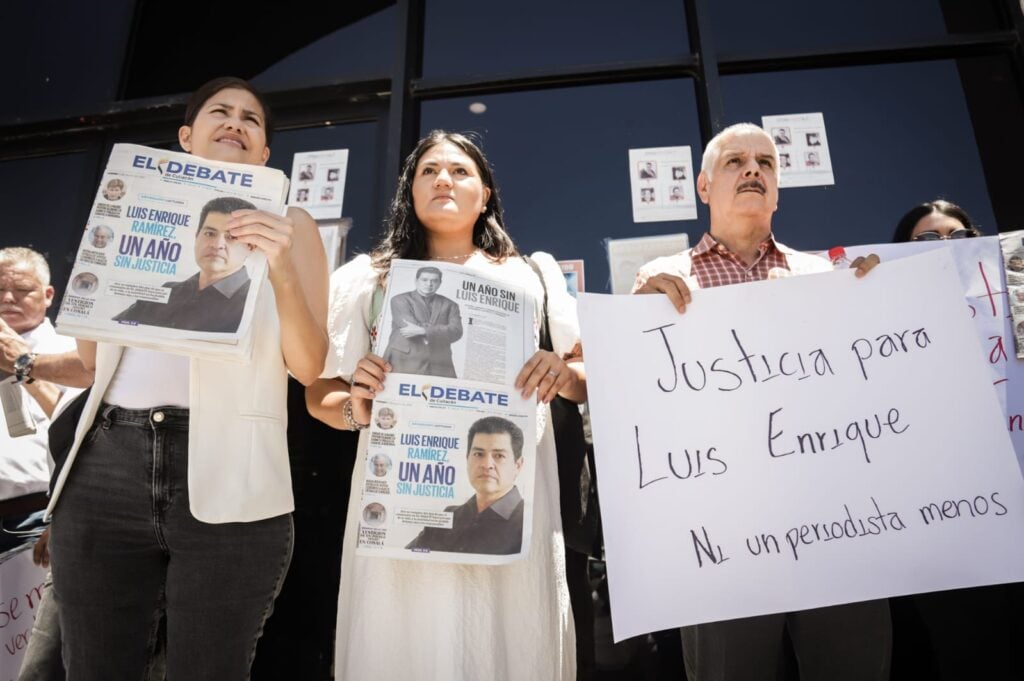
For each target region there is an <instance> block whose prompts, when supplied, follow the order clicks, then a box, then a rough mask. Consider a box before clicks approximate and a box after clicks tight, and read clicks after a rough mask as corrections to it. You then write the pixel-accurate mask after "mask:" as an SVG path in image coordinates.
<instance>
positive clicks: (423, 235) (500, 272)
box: [306, 131, 586, 681]
mask: <svg viewBox="0 0 1024 681" xmlns="http://www.w3.org/2000/svg"><path fill="white" fill-rule="evenodd" d="M517 256H518V252H517V250H516V247H515V245H514V244H513V243H512V241H511V239H510V238H509V236H508V234H507V233H506V232H505V229H504V226H503V220H502V209H501V202H500V200H499V198H498V190H497V187H496V186H495V184H494V180H493V175H492V171H491V168H490V165H489V164H488V162H487V160H486V159H485V158H484V156H483V153H482V152H481V151H480V149H479V148H478V147H477V146H476V145H475V144H474V143H473V142H472V141H470V140H469V139H467V138H466V137H465V136H463V135H460V134H454V133H448V132H444V131H434V132H432V133H430V134H429V135H428V136H427V137H425V138H424V139H422V140H420V142H419V144H418V145H417V147H416V149H415V150H413V152H412V153H411V154H410V155H409V157H408V158H407V159H406V161H405V165H404V166H403V168H402V173H401V176H400V178H399V182H398V188H397V191H396V193H395V198H394V200H393V202H392V204H391V214H390V217H389V220H388V224H387V234H386V236H385V237H384V239H383V241H382V243H381V244H380V245H379V246H378V247H377V248H376V249H375V250H374V251H373V253H372V257H371V256H360V257H359V258H357V259H355V260H354V261H352V262H350V263H348V264H347V265H345V266H344V267H343V268H341V269H340V270H338V272H336V273H335V274H334V275H333V276H332V282H331V304H330V313H329V320H328V326H329V332H330V336H331V351H330V353H329V355H328V359H327V370H326V371H325V373H324V375H325V376H328V375H335V376H339V377H344V378H333V379H321V380H319V381H317V382H316V383H314V384H313V385H312V386H310V387H309V388H307V390H306V402H307V406H308V407H309V410H310V413H312V414H313V415H314V416H315V417H316V418H318V419H320V420H321V421H324V422H325V423H327V424H329V425H332V426H334V427H335V428H352V427H353V426H354V424H356V423H357V424H359V425H360V426H362V425H363V424H368V423H369V422H370V418H371V409H372V402H373V398H374V395H375V393H376V391H379V390H381V389H382V388H383V385H384V382H385V381H386V380H387V375H388V372H389V371H390V370H391V367H390V366H389V365H388V363H387V362H386V361H385V360H384V359H382V358H381V357H378V356H376V355H374V354H372V353H370V348H371V336H372V335H373V331H372V329H373V327H374V326H375V324H376V320H374V319H371V314H372V312H371V307H372V305H373V302H372V301H373V299H374V292H375V291H377V290H379V289H380V287H382V286H383V285H384V281H385V279H386V276H387V272H388V269H389V267H390V263H391V261H392V260H393V259H395V258H405V259H415V260H440V261H445V262H450V263H458V264H463V265H466V266H467V267H470V268H473V269H476V270H479V271H480V272H481V273H486V274H487V275H489V276H493V277H495V278H499V279H502V278H503V279H505V280H507V281H510V282H514V283H515V284H517V285H519V286H522V287H523V288H524V289H526V290H527V291H528V292H529V293H530V294H531V295H532V296H533V298H534V301H535V306H534V313H535V319H536V320H537V323H539V320H540V315H541V314H543V313H542V311H541V303H542V301H543V288H542V285H541V282H540V280H539V279H538V277H537V276H536V274H535V272H534V271H533V269H532V268H531V267H530V266H529V264H528V263H526V262H525V261H524V260H523V259H522V258H520V257H517ZM533 257H534V260H535V262H536V263H537V264H538V266H539V267H540V269H541V271H542V273H543V276H544V281H545V284H546V287H547V291H548V296H549V300H548V319H549V325H550V329H551V338H552V343H553V346H554V349H555V351H554V352H545V351H543V350H538V351H537V352H536V353H535V354H534V355H533V356H532V357H531V358H530V359H529V360H528V361H527V362H526V364H525V365H524V366H523V368H522V370H521V371H520V373H519V375H518V377H517V379H516V382H515V388H516V389H517V390H519V391H520V392H521V393H522V395H523V396H524V397H529V396H531V395H533V394H534V393H535V394H536V396H537V402H538V436H537V451H536V452H535V453H534V455H535V456H536V464H537V466H536V469H535V471H536V473H535V475H536V477H535V482H534V490H535V491H534V501H533V504H534V511H533V525H532V533H531V539H530V546H529V553H528V556H527V557H526V558H524V559H521V560H518V561H515V562H513V563H511V564H508V565H502V566H483V565H457V564H445V563H430V562H414V561H403V560H382V559H372V558H365V557H362V556H356V551H355V549H356V535H357V532H358V528H359V520H360V515H359V513H360V508H359V506H360V504H359V499H360V496H361V495H360V492H361V490H360V488H359V484H360V481H361V480H362V476H361V475H359V474H358V469H359V466H361V465H362V461H363V459H364V456H365V452H366V446H367V438H366V437H365V434H364V435H363V436H362V437H361V438H360V441H359V450H358V453H357V456H356V462H355V466H356V469H357V474H356V475H354V476H353V478H352V493H351V497H350V501H349V509H348V520H347V524H346V526H345V543H344V549H343V551H342V570H341V590H340V595H339V609H338V630H337V647H336V656H335V666H336V669H337V674H338V679H339V681H340V680H348V681H353V680H355V679H365V678H380V679H389V680H390V679H399V678H438V679H441V678H443V679H451V680H454V681H457V680H459V679H466V680H470V679H494V680H496V681H501V680H503V679H513V680H516V679H545V680H552V681H559V680H565V681H568V680H569V679H575V678H576V670H575V635H574V632H573V624H572V614H571V608H570V605H569V595H568V591H567V587H566V581H565V565H564V554H563V546H562V536H561V518H560V515H559V505H558V503H559V502H558V472H557V468H556V461H555V445H554V438H553V434H552V428H551V425H550V410H549V408H548V406H547V405H548V403H549V402H550V401H551V400H552V399H554V397H555V396H556V395H562V396H563V397H566V398H568V399H570V400H572V401H574V402H582V401H584V400H585V399H586V375H585V373H584V369H583V362H582V358H581V357H580V356H579V352H578V348H579V327H578V322H577V320H576V307H575V301H574V300H573V299H572V297H571V296H569V295H568V293H567V292H566V288H565V280H564V277H563V275H562V273H561V270H560V269H559V267H558V265H557V263H556V262H555V261H554V259H553V258H552V257H551V256H550V255H548V254H546V253H537V254H535V255H534V256H533ZM535 328H536V324H535ZM541 429H543V434H542V435H541V434H540V432H541Z"/></svg>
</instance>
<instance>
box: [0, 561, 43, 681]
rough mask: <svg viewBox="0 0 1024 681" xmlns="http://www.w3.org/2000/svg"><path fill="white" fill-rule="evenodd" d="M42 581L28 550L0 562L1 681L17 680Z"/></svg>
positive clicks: (41, 570)
mask: <svg viewBox="0 0 1024 681" xmlns="http://www.w3.org/2000/svg"><path fill="white" fill-rule="evenodd" d="M45 581H46V570H45V569H44V568H41V567H38V566H36V565H35V564H34V563H33V562H32V548H31V546H27V547H26V548H24V549H22V550H20V551H12V552H9V553H7V554H5V555H4V559H3V561H2V562H0V643H2V644H3V647H2V648H0V680H3V681H7V680H8V679H16V678H18V673H19V671H20V670H21V660H22V658H23V657H25V650H26V649H27V648H28V640H29V637H30V636H31V634H32V625H33V624H34V623H35V619H36V616H35V611H36V609H37V608H38V607H39V602H40V599H41V597H42V593H43V584H44V583H45Z"/></svg>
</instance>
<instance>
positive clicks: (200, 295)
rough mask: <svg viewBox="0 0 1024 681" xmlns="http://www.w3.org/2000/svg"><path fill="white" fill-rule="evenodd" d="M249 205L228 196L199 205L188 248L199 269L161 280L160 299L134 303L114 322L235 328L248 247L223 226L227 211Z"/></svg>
mask: <svg viewBox="0 0 1024 681" xmlns="http://www.w3.org/2000/svg"><path fill="white" fill-rule="evenodd" d="M255 208H256V206H254V205H253V204H251V203H249V202H248V201H245V200H244V199H239V198H237V197H234V196H220V197H217V198H216V199H213V200H212V201H209V202H208V203H207V204H206V205H205V206H203V210H202V212H201V213H200V216H199V228H198V229H197V230H196V239H195V245H194V250H195V259H196V264H197V265H198V266H199V271H198V272H197V273H196V274H194V275H192V276H191V277H189V278H188V279H186V280H185V281H176V282H168V283H166V284H164V286H165V287H167V288H169V289H171V294H170V297H168V299H167V302H166V303H157V302H151V301H145V300H140V301H137V302H135V303H133V304H132V305H131V306H130V307H129V308H128V309H126V310H124V311H123V312H121V313H120V314H118V315H117V316H115V317H114V321H117V322H134V323H136V324H147V325H149V326H161V327H165V328H170V329H181V330H187V331H206V332H213V333H234V332H236V331H238V325H239V324H240V323H241V321H242V312H243V311H244V310H245V300H246V296H247V295H248V293H249V273H248V272H247V271H246V270H245V259H246V258H248V257H249V252H250V250H249V247H248V246H246V245H245V244H242V243H238V242H236V241H235V238H234V237H232V236H231V234H229V233H228V231H227V230H226V229H225V225H227V223H228V222H229V221H230V220H231V212H232V211H236V210H243V209H251V210H254V209H255Z"/></svg>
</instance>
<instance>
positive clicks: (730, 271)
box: [633, 233, 832, 291]
mask: <svg viewBox="0 0 1024 681" xmlns="http://www.w3.org/2000/svg"><path fill="white" fill-rule="evenodd" d="M831 269H832V265H831V263H829V262H828V261H827V260H825V259H824V258H821V257H818V256H816V255H810V254H807V253H801V252H800V251H794V250H793V249H792V248H789V247H788V246H785V245H783V244H780V243H778V242H777V241H775V238H774V237H773V236H772V235H771V234H769V235H768V238H767V239H765V240H764V241H762V242H761V244H760V246H759V247H758V255H757V258H756V259H755V260H754V263H753V264H752V265H747V264H746V263H744V262H743V261H742V260H741V259H740V258H739V257H738V256H737V255H736V254H735V253H733V252H732V251H730V250H729V249H728V248H726V247H725V246H724V245H722V244H720V243H718V242H717V241H716V240H715V239H714V237H712V236H711V234H709V233H705V234H704V236H703V237H702V238H701V240H700V242H699V243H698V244H697V245H696V246H694V247H693V248H691V249H689V250H687V251H683V252H682V253H678V254H676V255H670V256H668V257H665V258H657V259H655V260H652V261H651V262H649V263H647V264H646V265H644V266H643V267H641V268H640V271H639V272H637V278H636V284H635V285H634V287H633V290H634V291H635V290H636V289H638V288H640V287H641V286H643V284H644V283H646V281H647V279H648V278H650V277H652V276H654V275H655V274H674V275H677V276H680V277H682V278H683V280H684V281H686V284H687V286H689V287H690V288H691V289H694V288H714V287H716V286H728V285H729V284H743V283H745V282H749V281H764V280H765V279H781V278H783V277H789V276H793V275H797V274H813V273H815V272H828V271H830V270H831Z"/></svg>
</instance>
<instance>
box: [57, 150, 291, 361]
mask: <svg viewBox="0 0 1024 681" xmlns="http://www.w3.org/2000/svg"><path fill="white" fill-rule="evenodd" d="M287 187H288V179H287V178H286V177H285V175H284V174H283V173H281V172H280V171H278V170H274V169H271V168H263V167H259V166H252V165H243V164H234V163H219V162H214V161H207V160H205V159H200V158H197V157H195V156H191V155H189V154H182V153H174V152H169V151H164V150H162V149H151V148H149V147H143V146H138V145H132V144H117V145H115V146H114V149H113V151H112V152H111V154H110V160H109V161H108V163H107V167H106V170H105V171H104V173H103V179H102V181H101V183H100V187H99V190H98V191H97V193H96V199H95V201H94V203H93V206H92V210H91V211H90V213H89V221H88V223H87V224H86V227H85V231H84V233H83V234H82V241H81V245H80V246H79V249H78V253H77V255H76V256H75V264H74V268H73V269H72V272H71V279H70V282H69V283H68V286H67V289H66V291H65V293H64V298H63V301H62V303H61V307H60V312H59V314H58V316H57V330H58V331H59V332H60V333H62V334H65V335H68V336H74V337H77V338H85V339H89V340H97V341H108V342H114V343H120V344H123V345H132V346H137V347H144V348H151V349H156V350H163V351H167V352H176V353H180V354H188V355H193V356H199V357H207V358H220V359H234V360H240V361H246V360H247V359H248V358H249V356H250V355H251V350H252V318H253V313H254V310H255V308H256V301H257V298H258V296H259V295H269V290H268V287H266V286H264V285H263V284H264V282H265V280H266V276H267V263H266V258H265V257H264V256H263V253H262V252H260V251H259V250H254V249H251V248H250V247H248V246H246V245H245V244H241V243H237V242H236V241H235V240H234V239H233V238H232V237H231V235H230V234H228V232H227V231H226V230H225V229H224V226H225V225H226V223H227V222H228V221H229V220H230V219H231V213H232V211H236V210H242V209H262V210H266V211H269V212H272V213H277V214H283V213H284V198H285V196H286V195H287ZM261 289H263V290H264V292H263V293H261Z"/></svg>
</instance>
